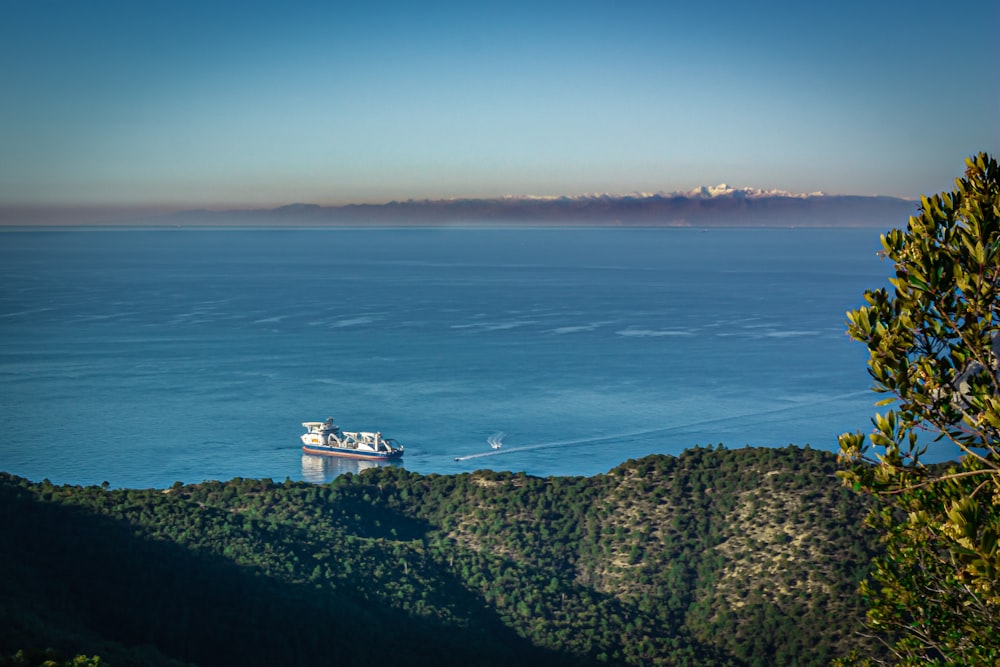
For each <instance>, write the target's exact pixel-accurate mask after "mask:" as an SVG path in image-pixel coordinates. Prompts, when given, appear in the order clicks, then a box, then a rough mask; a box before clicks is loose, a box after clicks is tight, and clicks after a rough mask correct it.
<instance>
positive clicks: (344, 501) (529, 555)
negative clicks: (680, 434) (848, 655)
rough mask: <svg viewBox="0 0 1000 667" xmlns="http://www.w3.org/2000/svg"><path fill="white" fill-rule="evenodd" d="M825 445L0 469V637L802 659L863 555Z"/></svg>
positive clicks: (836, 624)
mask: <svg viewBox="0 0 1000 667" xmlns="http://www.w3.org/2000/svg"><path fill="white" fill-rule="evenodd" d="M834 470H835V460H834V457H833V455H832V454H829V453H825V452H818V451H813V450H809V449H805V450H801V449H797V448H791V447H790V448H786V449H781V450H774V449H751V448H747V449H740V450H724V449H711V448H709V449H703V448H698V449H694V450H690V451H688V452H685V453H684V454H683V455H681V456H680V457H665V456H654V457H649V458H645V459H642V460H639V461H629V462H627V463H625V464H623V465H621V466H619V467H618V468H615V469H614V470H612V471H610V472H609V473H608V474H606V475H597V476H594V477H589V478H581V477H577V478H565V477H554V478H546V479H541V478H535V477H530V476H527V475H524V474H511V473H496V472H491V471H479V472H475V473H471V474H463V475H447V476H442V475H427V476H422V475H418V474H415V473H409V472H407V471H406V470H405V469H402V468H396V467H388V468H379V469H375V470H371V471H366V472H365V473H362V474H360V475H346V476H343V477H340V478H338V479H336V480H335V481H334V482H333V483H331V484H329V485H325V486H316V485H310V484H305V483H292V482H285V483H284V484H275V483H273V482H271V481H270V480H243V479H234V480H232V481H230V482H225V483H220V482H210V483H204V484H198V485H189V486H181V485H175V486H174V487H172V488H170V489H166V490H161V491H160V490H143V491H137V490H107V489H102V488H99V487H57V486H53V485H51V484H49V483H47V482H43V483H40V484H39V483H31V482H28V481H26V480H22V479H19V478H16V477H13V476H9V475H3V476H2V477H0V533H2V534H0V567H2V571H3V572H4V573H5V576H4V577H3V579H2V580H0V619H2V620H3V623H2V625H0V627H2V630H0V655H10V654H12V653H13V652H14V651H16V650H18V649H20V648H43V647H49V646H51V647H54V648H57V649H58V650H60V651H63V652H65V653H67V654H72V653H85V654H87V655H91V654H98V655H100V656H101V657H102V659H104V660H105V661H107V662H109V663H110V664H112V665H131V664H135V665H139V664H156V665H177V664H185V663H193V664H202V665H210V664H248V665H256V664H261V665H263V664H282V665H297V664H307V663H308V664H338V665H343V664H348V665H349V664H370V663H375V662H377V663H382V664H451V663H455V664H474V665H489V664H516V663H524V664H546V665H558V664H574V665H578V664H635V665H645V664H666V665H725V664H730V665H792V664H794V665H810V664H816V665H819V664H826V663H827V662H828V661H829V659H830V658H832V657H834V656H836V655H841V654H843V653H845V652H846V651H847V650H848V649H849V648H851V647H856V646H858V641H859V640H858V638H857V637H856V635H854V634H853V631H854V629H855V627H856V621H857V620H858V619H859V618H860V617H861V614H862V611H861V609H860V608H859V607H858V599H857V595H856V586H857V582H858V580H859V579H860V578H861V577H862V576H863V575H864V572H865V567H866V564H867V563H868V561H869V559H870V556H871V549H872V546H871V544H872V538H871V536H868V535H864V534H862V533H861V528H860V527H859V525H860V516H861V513H862V509H863V508H862V507H861V504H860V502H861V501H860V499H859V498H858V497H856V496H854V495H852V494H849V493H847V492H845V491H843V490H842V489H841V488H840V484H839V482H838V480H837V479H835V478H834V476H833V473H834Z"/></svg>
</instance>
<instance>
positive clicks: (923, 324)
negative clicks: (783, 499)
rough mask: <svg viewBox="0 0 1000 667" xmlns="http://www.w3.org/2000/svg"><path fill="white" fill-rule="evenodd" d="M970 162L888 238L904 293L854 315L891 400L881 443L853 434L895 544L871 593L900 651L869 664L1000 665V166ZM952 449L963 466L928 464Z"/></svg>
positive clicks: (856, 465)
mask: <svg viewBox="0 0 1000 667" xmlns="http://www.w3.org/2000/svg"><path fill="white" fill-rule="evenodd" d="M966 165H967V170H966V172H965V177H964V178H959V179H956V181H955V184H956V188H955V190H954V191H953V192H951V193H945V194H940V195H935V196H934V197H923V198H922V199H921V205H920V210H919V211H918V214H917V215H915V216H913V217H911V218H910V220H909V224H908V225H907V228H906V230H905V231H903V230H898V229H896V230H892V231H890V232H888V233H887V234H885V235H883V236H882V246H883V251H882V253H880V254H882V256H883V257H885V258H888V259H890V260H892V261H893V262H895V278H893V279H891V280H890V282H891V284H892V292H891V294H890V291H889V290H887V289H884V288H883V289H875V290H869V291H867V292H865V301H866V303H867V305H865V306H863V307H861V308H859V309H857V310H855V311H852V312H849V313H848V314H847V315H848V333H849V335H850V336H851V337H852V338H854V339H855V340H858V341H861V342H864V343H865V344H866V345H867V346H868V350H869V361H868V369H869V373H870V375H871V377H872V378H873V380H874V387H873V389H874V390H875V391H876V392H879V393H882V394H885V395H886V396H887V398H886V400H884V401H880V402H879V405H891V409H890V410H889V411H888V412H886V413H884V414H876V415H875V416H874V417H873V418H872V423H873V425H874V429H873V431H872V432H871V433H870V434H869V435H868V437H867V438H865V437H864V436H863V435H862V434H861V433H860V432H858V433H853V434H844V435H842V436H841V437H840V458H841V460H842V461H843V462H845V463H846V466H845V470H844V471H842V472H841V473H840V474H841V476H842V477H843V478H844V480H845V482H846V483H847V484H848V485H850V486H852V487H854V488H855V489H856V490H859V491H863V492H868V493H871V494H872V496H873V497H874V503H873V509H872V510H871V512H870V514H869V516H868V519H867V521H868V524H869V525H870V526H873V527H875V528H876V529H877V530H879V531H881V539H882V541H883V544H884V546H885V551H884V553H883V555H881V556H880V557H878V558H876V559H875V561H874V563H873V569H872V572H871V578H872V581H870V582H867V583H866V584H864V585H863V586H862V593H863V594H865V596H866V597H867V598H868V599H869V603H870V608H869V611H868V614H867V625H868V627H869V629H870V630H871V631H873V632H874V633H875V635H876V636H877V637H878V638H879V639H880V640H881V641H882V643H883V644H884V646H885V649H886V650H885V652H884V653H882V654H881V655H877V656H869V657H868V658H864V659H861V660H860V662H862V663H865V664H872V663H891V664H901V665H918V664H919V665H926V664H970V665H971V664H976V665H978V664H983V665H993V664H1000V576H998V575H1000V553H998V548H997V543H998V537H1000V167H998V164H997V161H996V160H995V159H994V158H992V157H990V156H989V155H987V154H985V153H980V154H979V155H978V156H976V157H974V158H970V159H968V160H966ZM949 443H950V445H951V447H952V449H951V450H947V449H946V450H945V451H954V452H955V453H957V455H958V461H957V462H954V463H953V464H939V465H934V464H927V463H925V459H926V458H927V456H928V451H929V450H930V451H931V452H932V453H938V452H940V451H941V449H940V448H941V447H943V446H947V445H948V444H949Z"/></svg>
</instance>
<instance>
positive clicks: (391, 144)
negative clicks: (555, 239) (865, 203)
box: [0, 0, 1000, 210]
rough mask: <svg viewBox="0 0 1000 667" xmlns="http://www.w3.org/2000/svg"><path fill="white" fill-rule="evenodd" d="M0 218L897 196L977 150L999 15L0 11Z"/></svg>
mask: <svg viewBox="0 0 1000 667" xmlns="http://www.w3.org/2000/svg"><path fill="white" fill-rule="evenodd" d="M2 9H3V12H2V16H3V20H2V21H0V90H2V93H0V207H6V208H8V209H12V208H13V209H18V208H21V209H24V210H29V209H32V208H44V207H65V208H69V209H72V208H74V207H75V208H78V209H80V210H83V209H86V208H88V207H89V208H100V207H124V208H128V207H131V208H137V209H141V208H144V207H153V208H156V207H161V208H165V209H181V208H192V207H205V208H240V207H247V208H251V207H262V206H279V205H284V204H290V203H295V202H308V203H316V204H325V205H335V204H344V203H381V202H387V201H391V200H403V199H410V198H413V199H424V198H430V199H438V198H449V197H495V196H503V195H529V194H531V195H578V194H584V193H595V192H606V193H629V192H636V191H643V192H675V191H683V190H689V189H693V188H695V187H697V186H701V185H713V184H717V183H723V182H725V183H728V184H730V185H732V186H737V187H744V186H747V187H758V188H777V189H783V190H788V191H792V192H814V191H824V192H828V193H836V194H862V195H874V194H885V195H894V196H902V197H908V198H916V197H918V196H919V195H920V194H922V193H928V194H929V193H935V192H940V191H944V190H950V189H951V188H952V185H953V181H954V179H955V177H956V176H959V175H960V174H961V173H962V170H963V169H964V159H965V158H966V157H967V156H969V155H972V154H975V153H977V152H979V151H982V150H987V151H990V152H991V153H994V154H997V153H998V152H1000V75H998V68H997V66H996V63H998V62H1000V46H998V43H1000V39H997V35H998V34H1000V3H998V2H997V1H996V0H966V1H965V2H963V3H960V4H955V3H952V2H945V1H943V0H942V1H931V0H909V1H906V2H904V1H898V2H897V1H895V0H866V1H864V2H862V1H855V0H840V1H838V2H821V3H814V2H804V1H801V0H799V1H794V2H793V1H790V0H777V1H768V0H762V1H760V2H745V1H744V2H734V1H731V0H716V1H715V2H711V3H694V2H690V1H689V2H686V3H677V2H672V1H671V0H659V1H656V2H645V1H631V2H630V1H627V0H622V1H617V2H589V1H587V0H579V1H576V2H546V1H545V0H533V1H530V2H521V1H520V0H510V1H508V2H502V3H497V2H490V1H487V0H483V1H480V2H470V1H469V0H465V1H463V2H435V1H433V0H427V1H424V2H394V1H385V2H364V1H363V0H354V1H353V2H351V3H344V2H331V1H326V2H294V1H292V2H281V3H279V2H253V1H252V0H245V1H243V2H232V3H225V2H212V1H210V0H203V1H201V2H184V1H182V0H171V1H160V0H142V1H140V2H136V1H135V0H129V1H128V2H108V1H104V0H88V1H86V2H83V1H81V0H63V1H55V0H4V2H3V5H2Z"/></svg>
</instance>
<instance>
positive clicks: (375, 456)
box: [302, 445, 403, 461]
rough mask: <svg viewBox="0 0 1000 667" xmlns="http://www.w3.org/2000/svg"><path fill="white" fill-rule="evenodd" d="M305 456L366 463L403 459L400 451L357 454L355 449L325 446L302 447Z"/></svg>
mask: <svg viewBox="0 0 1000 667" xmlns="http://www.w3.org/2000/svg"><path fill="white" fill-rule="evenodd" d="M302 451H304V452H305V453H306V454H317V455H319V456H340V457H342V458H345V459H366V460H368V461H395V460H396V459H400V458H402V457H403V452H402V451H394V452H359V451H358V450H356V449H345V448H341V447H329V446H325V445H302Z"/></svg>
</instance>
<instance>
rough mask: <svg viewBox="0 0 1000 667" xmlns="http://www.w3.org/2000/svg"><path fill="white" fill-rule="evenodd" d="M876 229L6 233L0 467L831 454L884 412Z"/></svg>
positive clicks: (274, 469) (197, 471) (547, 466)
mask: <svg viewBox="0 0 1000 667" xmlns="http://www.w3.org/2000/svg"><path fill="white" fill-rule="evenodd" d="M880 231H884V230H878V229H829V228H824V229H816V228H774V229H768V228H754V229H742V228H741V229H718V228H713V229H693V228H558V229H523V228H519V229H509V228H508V229H480V228H420V229H412V228H403V229H257V228H254V229H245V228H244V229H236V228H226V229H138V228H136V229H120V228H115V229H24V228H22V229H18V230H14V231H4V232H0V341H2V346H0V434H2V435H0V470H4V471H7V472H10V473H13V474H16V475H20V476H23V477H26V478H28V479H31V480H34V481H40V480H42V479H49V480H51V481H52V482H54V483H58V484H82V485H92V484H102V483H104V482H107V483H108V484H109V485H110V486H111V487H117V488H121V487H126V488H165V487H168V486H170V485H171V484H173V483H174V482H176V481H180V482H183V483H185V484H189V483H198V482H201V481H204V480H228V479H232V478H234V477H244V478H271V479H273V480H275V481H284V480H285V479H291V480H296V481H298V480H305V481H308V482H315V483H325V482H329V481H330V480H332V479H333V478H334V477H336V476H337V475H341V474H344V473H357V472H360V471H362V470H364V469H366V468H368V467H372V466H375V465H386V464H378V463H370V462H359V461H351V460H344V459H335V458H329V457H317V456H311V455H307V454H304V453H303V452H302V450H301V443H300V440H299V436H300V435H301V434H302V433H303V432H304V429H303V427H302V426H301V424H302V422H304V421H319V420H324V419H326V418H327V417H333V418H334V419H335V420H336V421H337V423H338V424H339V425H340V426H341V427H342V428H344V429H346V430H365V431H380V432H382V434H383V435H384V436H385V437H391V438H395V439H396V440H398V441H400V442H401V443H403V445H404V446H405V449H406V453H405V456H404V457H403V459H402V461H401V462H400V463H395V464H388V465H401V466H403V467H405V468H406V469H408V470H412V471H415V472H418V473H422V474H431V473H436V474H451V473H462V472H470V471H473V470H477V469H483V468H489V469H494V470H510V471H516V472H520V471H523V472H525V473H527V474H530V475H537V476H549V475H560V476H575V475H594V474H598V473H605V472H607V471H608V470H610V469H611V468H613V467H615V466H617V465H619V464H621V463H622V462H624V461H626V460H628V459H634V458H640V457H644V456H647V455H650V454H668V455H677V454H680V453H681V452H682V451H683V450H685V449H687V448H690V447H694V446H696V445H700V446H709V445H713V446H715V445H719V444H721V445H724V446H726V447H728V448H739V447H745V446H755V447H759V446H764V447H784V446H787V445H789V444H795V445H799V446H805V445H807V444H808V445H809V446H811V447H813V448H817V449H825V450H831V451H835V450H836V448H837V435H838V434H840V433H843V432H845V431H855V430H862V431H868V430H870V428H871V424H870V421H869V420H870V417H871V416H872V414H874V412H875V411H876V408H875V407H874V403H875V402H876V401H877V400H878V399H879V398H881V396H879V395H877V394H875V393H873V392H872V391H871V379H870V378H869V376H868V374H867V369H866V360H867V350H866V349H865V346H864V345H863V344H861V343H857V342H853V341H851V340H850V339H849V337H848V336H847V335H846V332H845V330H846V325H845V313H846V311H848V310H849V309H853V308H856V307H858V306H859V305H861V304H862V303H863V292H864V290H865V289H866V288H873V287H879V286H883V285H886V284H887V280H888V278H889V276H890V275H891V271H892V265H891V264H890V263H887V262H884V261H880V260H879V258H878V257H877V250H878V249H879V248H880V245H879V232H880ZM500 434H503V435H500ZM490 437H499V438H501V440H502V446H501V447H500V448H499V449H493V448H492V447H491V446H490V445H489V444H488V442H487V439H488V438H490Z"/></svg>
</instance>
